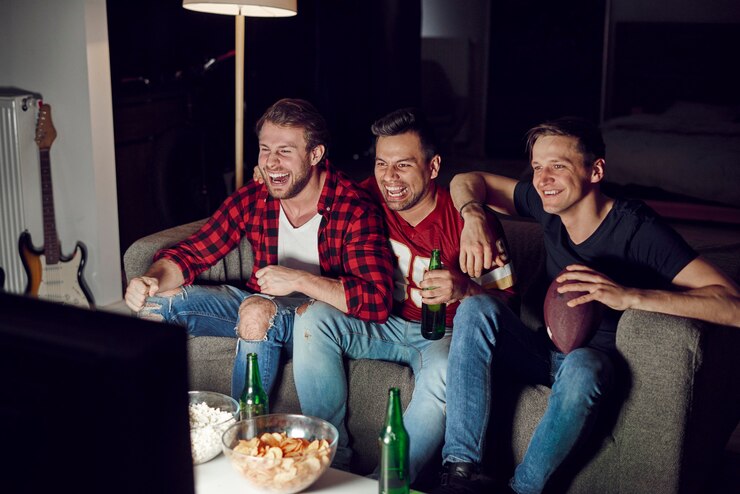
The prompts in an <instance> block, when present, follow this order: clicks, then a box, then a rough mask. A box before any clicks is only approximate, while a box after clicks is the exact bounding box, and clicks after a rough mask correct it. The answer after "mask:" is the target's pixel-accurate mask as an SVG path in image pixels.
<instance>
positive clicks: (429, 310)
mask: <svg viewBox="0 0 740 494" xmlns="http://www.w3.org/2000/svg"><path fill="white" fill-rule="evenodd" d="M433 269H442V260H441V254H440V251H439V249H434V250H432V259H431V260H430V261H429V270H430V271H431V270H433ZM433 288H436V287H432V288H427V290H432V289H433ZM445 309H446V304H431V305H430V304H425V303H422V304H421V335H422V336H423V337H424V338H426V339H428V340H439V339H440V338H442V337H443V336H444V335H445V317H446V310H445Z"/></svg>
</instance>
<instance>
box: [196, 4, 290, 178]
mask: <svg viewBox="0 0 740 494" xmlns="http://www.w3.org/2000/svg"><path fill="white" fill-rule="evenodd" d="M182 6H183V7H185V8H186V9H189V10H196V11H198V12H210V13H213V14H226V15H233V16H236V50H235V51H236V55H235V66H236V73H235V86H236V98H235V103H234V104H235V107H236V112H235V124H236V125H235V127H236V129H235V133H236V134H235V138H236V140H235V165H234V166H235V169H234V171H235V180H236V183H235V185H236V189H238V188H239V187H241V186H242V184H243V183H244V16H250V17H290V16H293V15H296V14H297V13H298V9H297V7H296V0H252V1H249V0H182Z"/></svg>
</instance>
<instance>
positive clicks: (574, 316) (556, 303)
mask: <svg viewBox="0 0 740 494" xmlns="http://www.w3.org/2000/svg"><path fill="white" fill-rule="evenodd" d="M564 272H565V271H563V272H561V273H559V274H558V276H556V277H555V279H554V280H552V283H550V287H549V288H548V289H547V295H545V306H544V312H545V325H546V326H547V334H548V335H549V336H550V339H551V340H552V342H553V343H554V344H555V346H556V347H557V348H558V350H560V351H561V352H563V353H570V352H571V351H573V350H575V349H576V348H579V347H580V346H582V345H583V344H584V343H585V342H587V341H588V339H589V338H590V337H591V335H592V334H593V332H594V330H595V329H596V328H597V327H598V326H599V323H600V322H601V314H602V308H603V305H602V304H601V303H600V302H587V303H585V304H581V305H577V306H576V307H568V305H567V304H568V301H570V300H573V299H574V298H578V297H580V296H581V295H584V294H586V293H587V292H565V293H558V287H559V286H561V283H558V282H557V278H558V277H559V276H560V275H561V274H563V273H564ZM567 283H574V282H573V281H565V282H563V283H562V284H567Z"/></svg>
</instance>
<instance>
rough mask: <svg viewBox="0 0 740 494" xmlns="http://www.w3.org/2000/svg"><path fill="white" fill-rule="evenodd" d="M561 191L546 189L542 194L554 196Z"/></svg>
mask: <svg viewBox="0 0 740 494" xmlns="http://www.w3.org/2000/svg"><path fill="white" fill-rule="evenodd" d="M560 192H561V191H559V190H544V191H542V195H543V196H545V197H553V196H556V195H558V194H560Z"/></svg>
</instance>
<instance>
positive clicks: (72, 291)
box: [18, 232, 94, 309]
mask: <svg viewBox="0 0 740 494" xmlns="http://www.w3.org/2000/svg"><path fill="white" fill-rule="evenodd" d="M18 250H19V252H20V254H21V261H22V262H23V268H24V269H25V270H26V275H27V276H28V285H27V286H26V294H27V295H31V296H34V297H38V298H42V299H45V300H50V301H52V302H59V303H62V304H68V305H74V306H77V307H84V308H86V309H91V308H92V307H93V305H94V302H93V298H92V294H91V293H90V290H89V289H88V288H87V285H86V284H85V280H84V278H83V276H82V271H83V269H84V267H85V261H87V249H86V248H85V244H83V243H82V242H77V245H76V246H75V250H74V252H73V253H72V255H71V256H68V257H64V256H61V255H59V261H58V262H57V263H55V264H49V263H48V262H47V261H48V258H47V256H46V255H45V254H44V250H43V249H36V248H34V246H33V243H32V242H31V234H30V233H28V232H23V233H22V234H21V238H20V240H19V241H18Z"/></svg>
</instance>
